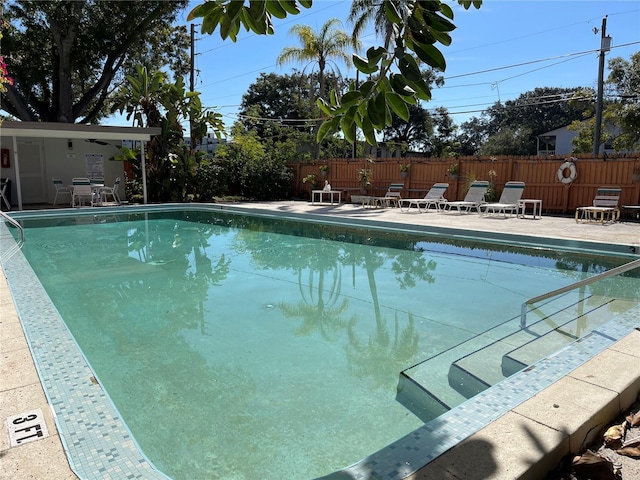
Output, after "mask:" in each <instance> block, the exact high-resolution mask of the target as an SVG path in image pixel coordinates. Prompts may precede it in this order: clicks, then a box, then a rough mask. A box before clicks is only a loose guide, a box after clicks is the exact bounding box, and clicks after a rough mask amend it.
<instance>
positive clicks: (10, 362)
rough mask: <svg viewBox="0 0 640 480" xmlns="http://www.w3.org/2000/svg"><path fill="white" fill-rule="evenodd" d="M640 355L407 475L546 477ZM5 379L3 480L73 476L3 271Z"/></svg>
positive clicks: (622, 398)
mask: <svg viewBox="0 0 640 480" xmlns="http://www.w3.org/2000/svg"><path fill="white" fill-rule="evenodd" d="M237 205H238V206H242V207H243V208H250V209H255V210H267V211H270V212H276V213H279V214H282V215H286V214H288V213H291V214H315V215H319V216H326V217H327V218H330V217H332V216H336V217H339V218H340V219H353V220H358V221H365V222H366V221H367V220H372V221H377V222H386V223H394V224H395V223H397V224H405V225H421V226H435V227H440V228H453V229H460V230H469V231H481V232H492V233H504V234H517V235H522V236H527V237H545V238H550V239H564V240H567V239H568V240H579V241H592V242H600V243H606V244H617V245H624V246H627V247H629V249H630V253H631V249H635V252H636V253H637V252H638V248H640V224H639V223H634V222H628V221H622V222H618V223H615V224H608V225H600V224H578V223H576V222H575V220H574V219H573V218H568V217H549V216H544V217H542V218H541V219H538V220H532V219H518V218H515V217H511V218H509V217H507V218H503V217H502V216H493V217H479V216H478V215H476V214H471V215H458V214H442V215H438V214H436V213H435V212H433V211H430V212H429V213H417V212H415V211H411V212H408V213H405V212H400V211H398V210H397V209H363V208H361V207H360V206H356V205H352V204H341V205H333V206H330V205H322V204H314V205H311V204H310V203H308V202H270V203H246V204H237ZM398 226H400V225H398ZM638 357H640V332H638V331H634V332H633V333H631V334H630V335H628V336H627V337H625V338H624V339H622V340H621V341H619V342H617V343H615V344H613V345H611V346H610V347H609V348H607V349H605V350H604V351H602V352H601V353H600V354H598V355H597V356H595V357H594V358H593V359H592V360H590V361H589V362H587V363H586V364H584V365H582V366H581V367H579V368H577V369H576V370H574V371H573V372H571V373H570V374H569V375H567V376H565V377H564V378H562V379H561V380H559V381H558V382H556V383H554V384H553V385H551V386H550V387H548V388H547V389H545V390H543V391H541V392H540V393H539V394H538V395H535V396H534V397H533V398H531V399H530V400H527V401H525V402H524V403H522V404H520V405H519V406H517V407H516V408H514V409H512V410H511V411H509V412H508V413H507V414H505V415H504V416H502V417H501V418H500V419H498V420H496V421H494V422H492V423H491V424H490V425H489V426H487V427H485V428H484V429H482V430H480V431H479V432H477V433H476V434H474V435H473V436H471V437H469V438H467V439H466V440H464V441H463V442H461V443H460V444H459V445H458V446H456V447H454V448H453V449H451V450H449V451H448V452H446V453H445V454H443V455H441V456H440V457H438V458H437V459H436V460H434V461H433V462H431V463H430V464H429V465H427V466H426V467H425V468H422V469H421V470H419V471H418V472H417V473H415V474H413V475H411V476H409V477H407V478H414V479H423V478H424V479H426V478H443V479H448V478H449V479H471V480H473V479H480V478H485V479H486V478H500V479H513V478H544V475H545V472H546V471H548V470H550V469H551V468H553V467H554V466H555V465H557V463H558V462H559V461H560V459H561V458H562V457H563V456H564V455H566V454H567V453H569V452H576V451H577V450H578V449H579V448H580V446H582V445H584V443H585V440H588V439H593V438H595V436H597V435H598V434H599V433H600V431H601V430H603V429H604V428H606V426H607V424H608V422H610V421H611V420H613V419H614V418H615V417H616V416H617V415H618V414H619V413H620V412H621V411H623V410H624V409H625V408H627V407H629V406H630V405H631V404H632V403H633V402H634V401H635V399H636V397H637V395H638V392H639V391H640V362H639V361H638ZM0 381H1V383H0V413H1V414H2V420H3V427H2V428H3V434H2V435H1V437H2V438H1V440H0V478H34V479H40V478H56V479H67V478H69V479H71V478H76V477H75V475H74V474H73V473H72V472H71V470H70V468H69V463H68V461H67V460H66V457H65V454H64V449H63V447H62V443H61V441H60V438H59V437H58V435H57V431H56V428H55V424H54V421H53V416H52V413H51V410H50V408H49V406H48V405H47V400H46V397H45V395H44V392H43V390H42V387H41V385H40V382H39V379H38V375H37V372H36V369H35V366H34V364H33V362H32V361H31V354H30V351H29V348H28V346H27V343H26V339H25V337H24V334H23V332H22V328H21V324H20V321H19V319H18V316H17V314H16V311H15V308H14V307H13V300H12V298H11V295H10V293H9V290H8V287H7V284H6V279H5V278H4V275H3V276H2V278H0ZM577 392H579V393H577ZM37 408H40V409H41V410H42V412H43V414H44V420H45V422H46V425H47V427H48V430H49V434H50V436H49V437H47V438H45V439H42V440H38V441H34V442H31V443H26V444H24V445H21V446H19V447H13V448H9V439H8V434H7V426H6V424H5V423H4V420H5V419H6V418H7V417H9V416H12V415H17V414H20V413H23V412H26V411H30V410H34V409H37ZM336 478H345V479H346V478H351V477H347V476H341V477H336ZM361 478H367V477H361Z"/></svg>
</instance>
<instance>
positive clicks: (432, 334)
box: [22, 212, 625, 480]
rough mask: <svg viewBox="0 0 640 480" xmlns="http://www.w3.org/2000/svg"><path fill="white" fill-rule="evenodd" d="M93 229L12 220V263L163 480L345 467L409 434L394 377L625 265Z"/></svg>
mask: <svg viewBox="0 0 640 480" xmlns="http://www.w3.org/2000/svg"><path fill="white" fill-rule="evenodd" d="M111 220H112V219H111V218H107V217H100V216H87V217H75V218H74V217H67V218H58V219H49V220H24V221H23V222H22V223H23V225H24V227H25V237H26V238H27V241H26V243H25V244H24V246H23V253H24V255H25V256H26V258H27V259H28V261H29V263H30V265H31V266H32V267H33V269H34V270H35V272H36V274H37V275H38V277H39V279H40V281H41V283H42V285H43V286H44V288H45V289H46V291H47V293H48V294H49V296H50V297H51V299H52V301H53V302H54V304H55V306H56V308H57V309H58V311H59V312H60V314H61V316H62V317H63V318H64V320H65V323H66V324H67V326H68V328H69V329H70V331H71V332H72V334H73V336H74V337H75V339H76V341H77V342H78V344H79V345H80V347H81V348H82V351H83V353H84V355H85V356H86V357H87V359H88V360H89V362H90V364H91V366H92V368H93V370H94V371H95V373H96V377H97V380H98V381H99V382H100V383H101V385H102V386H103V387H104V388H105V390H106V391H107V392H108V394H109V396H110V397H111V399H112V400H113V402H114V404H115V406H116V407H117V408H118V410H119V412H120V414H121V415H122V417H123V418H124V420H125V422H126V423H127V425H128V427H129V428H130V430H131V431H132V433H133V434H134V436H135V438H136V441H137V442H138V443H139V445H140V446H141V448H142V449H143V451H144V453H145V454H146V455H147V456H148V457H149V458H150V460H151V461H152V462H153V463H154V464H155V465H156V467H157V468H159V469H160V470H161V471H163V472H164V473H166V474H167V475H168V476H170V477H172V478H174V479H176V480H177V479H196V478H225V479H227V478H228V479H236V478H237V479H254V478H262V479H281V478H314V477H318V476H321V475H326V474H329V473H331V472H333V471H335V470H338V469H340V468H342V467H345V466H347V465H349V464H352V463H354V462H356V461H358V460H360V459H361V458H364V457H365V456H367V455H369V454H371V453H372V452H374V451H376V450H378V449H381V448H382V447H384V446H385V445H388V444H389V443H391V442H393V441H395V440H397V439H398V438H400V437H402V436H403V435H406V434H408V433H410V432H411V431H412V430H414V429H416V428H418V427H419V426H420V425H422V424H423V421H424V418H423V419H420V418H418V417H417V416H415V415H414V414H413V413H412V412H411V410H409V409H407V408H406V407H405V406H403V405H402V404H401V403H399V402H398V401H396V392H397V387H398V381H399V373H400V372H401V371H402V370H404V369H406V368H408V367H410V366H412V365H415V364H417V363H419V362H423V361H424V360H425V359H429V358H432V357H434V356H437V355H438V354H440V353H441V352H443V351H446V350H447V349H449V348H452V347H454V346H456V345H459V344H460V343H462V342H464V341H465V340H468V339H471V338H474V337H475V336H476V335H478V334H479V333H481V332H484V331H486V330H487V329H490V328H491V327H492V326H495V325H499V324H501V323H503V322H505V321H507V320H508V319H511V318H513V317H516V316H518V315H519V312H520V304H521V303H522V302H523V301H524V300H526V299H527V298H529V297H532V296H535V295H538V294H540V293H543V292H546V291H549V290H552V289H555V288H559V287H561V286H564V285H567V284H570V283H573V282H575V281H577V280H579V279H581V278H584V277H585V276H589V275H593V274H595V273H598V272H600V271H603V270H606V269H608V268H611V267H613V266H616V265H619V264H622V263H624V262H625V259H623V258H609V257H601V256H590V255H577V254H574V253H562V252H557V251H548V250H542V249H535V250H527V249H525V248H522V247H517V246H514V247H507V246H497V247H495V248H493V249H489V248H488V247H487V245H484V244H479V243H476V244H470V243H463V242H461V241H459V240H455V241H453V240H447V239H435V238H430V237H426V236H418V235H409V234H402V233H398V232H385V231H375V230H363V229H355V228H349V227H346V226H344V227H342V226H325V225H315V224H309V223H297V222H292V221H274V220H272V219H267V218H261V217H250V216H246V215H231V214H224V213H220V212H188V213H179V212H171V213H157V214H130V215H119V216H118V218H117V220H119V221H111ZM616 289H617V290H619V284H618V285H617V286H616ZM436 374H437V372H434V375H436Z"/></svg>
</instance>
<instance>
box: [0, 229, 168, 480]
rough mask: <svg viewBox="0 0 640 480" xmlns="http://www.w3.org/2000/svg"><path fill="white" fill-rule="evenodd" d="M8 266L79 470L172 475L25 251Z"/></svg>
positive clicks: (106, 475)
mask: <svg viewBox="0 0 640 480" xmlns="http://www.w3.org/2000/svg"><path fill="white" fill-rule="evenodd" d="M3 226H4V225H3ZM3 270H4V272H5V276H6V278H7V284H8V285H9V290H10V292H11V296H12V297H13V300H14V304H15V307H16V311H17V313H18V318H19V319H20V322H21V323H22V328H23V330H24V333H25V336H26V338H27V343H28V345H29V349H30V350H31V354H32V356H33V359H34V362H35V365H36V370H37V372H38V376H39V377H40V381H41V382H42V385H43V387H44V391H45V395H46V397H47V400H48V403H49V405H51V407H52V410H53V412H54V417H55V422H56V426H57V428H58V432H59V433H60V438H61V440H62V444H63V448H64V450H65V453H66V455H67V458H68V460H69V463H70V465H71V469H72V470H73V471H74V473H75V474H76V475H78V477H80V478H82V479H86V480H92V479H96V480H98V479H101V480H102V479H114V480H121V479H122V478H131V479H133V478H140V479H160V480H166V479H167V478H168V477H167V476H166V475H164V474H163V473H161V472H160V471H158V470H157V469H156V468H155V467H154V466H153V465H152V464H151V462H150V461H149V460H148V459H147V458H146V457H145V456H144V455H143V454H142V452H141V450H140V449H139V448H138V445H137V444H136V442H135V440H134V439H133V437H132V435H131V433H130V432H129V430H128V428H127V427H126V425H125V424H124V422H123V421H122V420H121V419H120V416H119V414H118V412H117V410H116V408H115V406H114V405H113V403H112V402H111V400H110V399H109V397H108V396H107V394H106V393H105V392H104V391H103V390H102V387H101V386H100V385H99V384H98V383H94V381H92V379H95V374H94V372H93V371H92V370H91V368H90V367H89V365H88V362H87V361H86V359H85V358H84V356H83V355H82V353H81V351H80V348H79V347H78V345H77V343H76V342H75V340H74V339H73V337H72V335H71V333H70V332H69V330H68V329H67V327H66V325H65V324H64V322H63V321H62V319H61V317H60V315H59V313H58V311H57V310H56V308H55V307H54V306H53V304H52V303H51V301H50V300H49V297H48V296H47V294H46V292H45V291H44V288H43V287H42V285H41V283H40V281H39V280H38V279H37V277H36V275H35V273H34V272H33V270H32V269H31V267H30V266H29V264H28V262H27V261H26V259H25V258H24V256H23V255H22V253H20V252H19V253H17V254H15V255H13V256H12V257H11V258H10V259H8V260H7V261H6V262H5V263H4V264H3Z"/></svg>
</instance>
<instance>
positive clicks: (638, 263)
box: [520, 258, 640, 328]
mask: <svg viewBox="0 0 640 480" xmlns="http://www.w3.org/2000/svg"><path fill="white" fill-rule="evenodd" d="M636 268H640V258H639V259H636V260H633V261H631V262H628V263H625V264H624V265H620V266H618V267H615V268H612V269H611V270H607V271H606V272H602V273H599V274H597V275H594V276H593V277H589V278H585V279H584V280H580V281H578V282H575V283H572V284H571V285H567V286H565V287H562V288H558V289H556V290H551V291H550V292H547V293H543V294H542V295H538V296H537V297H532V298H530V299H529V300H527V301H525V302H524V303H523V304H522V307H521V309H520V328H527V312H528V311H529V306H530V305H531V304H533V303H537V302H540V301H542V300H546V299H548V298H551V297H556V296H558V295H562V294H563V293H566V292H570V291H571V290H575V289H576V288H580V287H584V286H586V285H590V284H592V283H594V282H597V281H598V280H602V279H604V278H608V277H613V276H614V275H619V274H621V273H624V272H628V271H629V270H634V269H636ZM533 310H535V308H533V309H532V311H533Z"/></svg>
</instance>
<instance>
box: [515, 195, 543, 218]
mask: <svg viewBox="0 0 640 480" xmlns="http://www.w3.org/2000/svg"><path fill="white" fill-rule="evenodd" d="M527 205H531V206H532V207H533V212H532V213H533V215H532V217H531V218H532V219H534V220H539V219H541V218H542V200H537V199H535V198H523V199H521V200H519V201H518V218H527V217H526V215H525V212H526V211H527Z"/></svg>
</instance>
